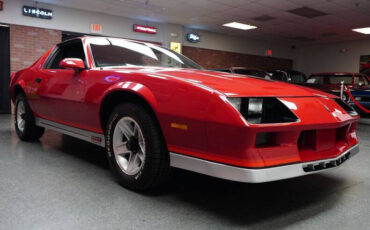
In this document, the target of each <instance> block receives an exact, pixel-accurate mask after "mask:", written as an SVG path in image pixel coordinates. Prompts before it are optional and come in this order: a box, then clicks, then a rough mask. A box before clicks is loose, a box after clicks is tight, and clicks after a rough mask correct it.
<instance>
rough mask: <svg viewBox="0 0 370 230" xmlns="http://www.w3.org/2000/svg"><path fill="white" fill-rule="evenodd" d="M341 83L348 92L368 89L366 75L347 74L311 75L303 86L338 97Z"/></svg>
mask: <svg viewBox="0 0 370 230" xmlns="http://www.w3.org/2000/svg"><path fill="white" fill-rule="evenodd" d="M342 82H343V84H344V86H345V87H347V88H348V89H350V90H364V89H369V81H368V78H367V76H366V75H364V74H361V73H348V72H328V73H313V74H311V75H310V77H309V78H308V79H307V82H306V84H304V85H305V86H307V87H310V88H314V89H318V90H321V91H324V92H327V93H331V94H335V95H337V96H339V95H340V88H341V83H342Z"/></svg>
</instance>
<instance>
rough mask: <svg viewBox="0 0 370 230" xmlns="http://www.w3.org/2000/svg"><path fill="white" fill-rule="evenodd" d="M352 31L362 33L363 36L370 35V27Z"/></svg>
mask: <svg viewBox="0 0 370 230" xmlns="http://www.w3.org/2000/svg"><path fill="white" fill-rule="evenodd" d="M352 31H355V32H358V33H362V34H370V27H365V28H358V29H353V30H352Z"/></svg>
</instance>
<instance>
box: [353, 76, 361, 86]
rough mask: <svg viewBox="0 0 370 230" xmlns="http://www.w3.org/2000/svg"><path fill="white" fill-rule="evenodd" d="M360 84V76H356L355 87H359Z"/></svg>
mask: <svg viewBox="0 0 370 230" xmlns="http://www.w3.org/2000/svg"><path fill="white" fill-rule="evenodd" d="M359 83H360V76H358V75H356V76H354V84H355V86H358V85H359Z"/></svg>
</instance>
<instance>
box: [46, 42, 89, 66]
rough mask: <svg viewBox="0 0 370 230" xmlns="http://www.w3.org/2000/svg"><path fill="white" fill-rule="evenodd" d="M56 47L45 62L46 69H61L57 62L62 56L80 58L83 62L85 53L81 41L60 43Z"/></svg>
mask: <svg viewBox="0 0 370 230" xmlns="http://www.w3.org/2000/svg"><path fill="white" fill-rule="evenodd" d="M57 49H58V50H57V51H56V52H55V53H54V55H53V57H52V59H51V60H50V61H49V63H48V64H47V66H46V69H62V68H61V67H59V63H60V62H61V61H62V60H63V59H64V58H80V59H82V60H83V61H84V62H85V53H84V50H83V46H82V42H81V41H79V42H73V43H70V44H66V45H62V46H60V47H59V48H57Z"/></svg>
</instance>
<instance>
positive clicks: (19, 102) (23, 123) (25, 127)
mask: <svg viewBox="0 0 370 230" xmlns="http://www.w3.org/2000/svg"><path fill="white" fill-rule="evenodd" d="M14 105H15V108H14V126H15V131H16V133H17V135H18V137H19V138H20V139H21V140H22V141H35V140H38V139H40V138H41V137H42V135H43V134H44V131H45V129H44V128H41V127H38V126H36V124H35V117H34V116H33V112H32V110H31V108H30V106H29V104H28V102H27V98H26V96H25V95H24V94H23V93H20V94H18V95H17V97H16V99H15V103H14Z"/></svg>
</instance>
